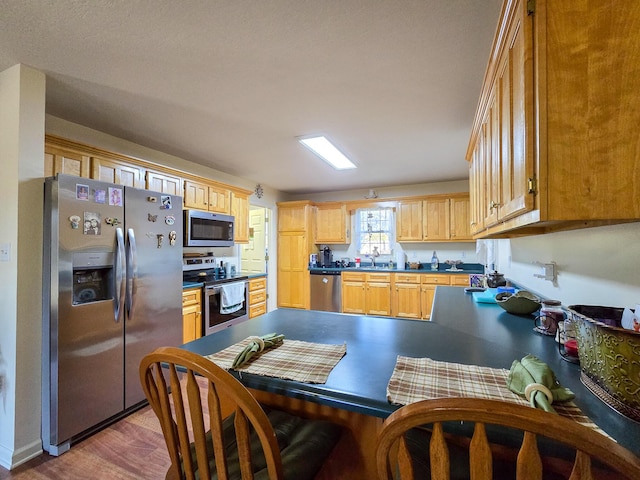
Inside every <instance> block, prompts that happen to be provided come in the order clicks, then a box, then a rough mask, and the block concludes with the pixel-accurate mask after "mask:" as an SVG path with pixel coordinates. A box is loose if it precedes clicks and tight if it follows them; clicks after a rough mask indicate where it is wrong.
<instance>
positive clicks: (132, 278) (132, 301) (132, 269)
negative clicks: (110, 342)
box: [127, 228, 138, 320]
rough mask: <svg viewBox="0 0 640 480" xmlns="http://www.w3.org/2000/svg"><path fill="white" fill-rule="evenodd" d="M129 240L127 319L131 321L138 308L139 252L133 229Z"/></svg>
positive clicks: (129, 230) (130, 230)
mask: <svg viewBox="0 0 640 480" xmlns="http://www.w3.org/2000/svg"><path fill="white" fill-rule="evenodd" d="M127 240H128V245H129V250H128V252H127V314H128V315H127V317H128V318H129V320H131V319H132V318H133V312H134V310H135V307H136V290H137V285H136V283H137V278H138V250H137V248H136V236H135V233H134V231H133V228H129V229H127Z"/></svg>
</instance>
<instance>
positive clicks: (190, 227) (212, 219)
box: [184, 210, 234, 247]
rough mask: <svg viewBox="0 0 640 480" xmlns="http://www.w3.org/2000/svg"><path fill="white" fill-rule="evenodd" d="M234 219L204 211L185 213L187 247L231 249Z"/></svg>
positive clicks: (187, 211) (186, 211) (185, 242)
mask: <svg viewBox="0 0 640 480" xmlns="http://www.w3.org/2000/svg"><path fill="white" fill-rule="evenodd" d="M233 223H234V217H232V216H230V215H222V214H220V213H212V212H203V211H202V210H185V211H184V246H185V247H229V246H231V245H233Z"/></svg>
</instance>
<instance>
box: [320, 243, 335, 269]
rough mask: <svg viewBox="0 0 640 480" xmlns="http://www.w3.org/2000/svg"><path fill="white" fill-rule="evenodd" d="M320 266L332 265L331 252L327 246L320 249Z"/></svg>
mask: <svg viewBox="0 0 640 480" xmlns="http://www.w3.org/2000/svg"><path fill="white" fill-rule="evenodd" d="M320 266H321V267H323V268H328V267H333V254H332V253H331V249H330V248H329V247H327V246H325V247H322V248H321V249H320Z"/></svg>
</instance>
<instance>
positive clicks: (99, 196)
mask: <svg viewBox="0 0 640 480" xmlns="http://www.w3.org/2000/svg"><path fill="white" fill-rule="evenodd" d="M93 201H94V202H96V203H107V192H106V191H105V190H96V191H94V192H93Z"/></svg>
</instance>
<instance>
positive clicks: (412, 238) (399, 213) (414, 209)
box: [396, 200, 422, 242]
mask: <svg viewBox="0 0 640 480" xmlns="http://www.w3.org/2000/svg"><path fill="white" fill-rule="evenodd" d="M396 239H397V241H398V242H419V241H421V240H422V201H421V200H415V201H406V202H398V207H397V209H396Z"/></svg>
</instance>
